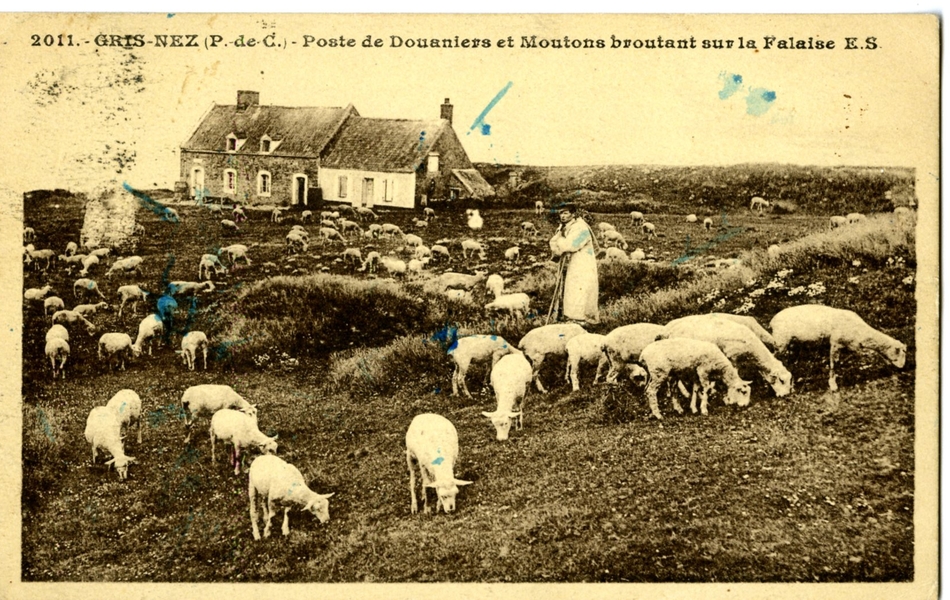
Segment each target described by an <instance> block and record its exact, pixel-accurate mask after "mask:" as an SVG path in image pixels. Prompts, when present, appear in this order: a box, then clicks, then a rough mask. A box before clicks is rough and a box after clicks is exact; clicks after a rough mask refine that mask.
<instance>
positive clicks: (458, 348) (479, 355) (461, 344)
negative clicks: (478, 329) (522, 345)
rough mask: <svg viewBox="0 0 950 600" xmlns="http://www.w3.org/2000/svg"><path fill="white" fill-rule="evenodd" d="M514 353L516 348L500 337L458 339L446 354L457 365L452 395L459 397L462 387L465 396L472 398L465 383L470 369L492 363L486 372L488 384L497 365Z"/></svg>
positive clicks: (478, 336) (476, 336) (485, 336)
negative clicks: (481, 364) (484, 363)
mask: <svg viewBox="0 0 950 600" xmlns="http://www.w3.org/2000/svg"><path fill="white" fill-rule="evenodd" d="M512 352H515V348H514V346H512V345H511V344H509V343H508V342H506V341H505V339H504V338H503V337H501V336H500V335H467V336H464V337H460V338H458V339H457V340H456V341H455V342H454V343H453V344H452V345H451V346H450V347H449V349H448V351H447V352H446V353H447V354H448V355H449V356H451V357H452V361H453V362H454V363H455V370H454V371H453V372H452V395H453V396H458V393H459V387H461V388H462V391H463V392H465V395H466V396H467V397H469V398H471V397H472V394H471V393H470V392H469V391H468V385H467V384H466V382H465V377H466V375H467V374H468V370H469V368H470V367H471V366H472V365H473V364H475V363H482V362H487V361H491V364H490V365H489V368H488V370H487V371H486V372H485V383H488V379H489V375H490V373H491V369H492V368H493V367H494V366H495V363H497V362H498V361H499V360H500V359H501V357H503V356H505V355H506V354H510V353H512Z"/></svg>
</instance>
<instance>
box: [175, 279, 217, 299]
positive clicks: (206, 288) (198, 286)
mask: <svg viewBox="0 0 950 600" xmlns="http://www.w3.org/2000/svg"><path fill="white" fill-rule="evenodd" d="M213 291H214V282H213V281H202V282H201V283H198V282H197V281H169V282H168V293H169V294H170V295H172V296H195V295H197V294H198V293H199V292H213Z"/></svg>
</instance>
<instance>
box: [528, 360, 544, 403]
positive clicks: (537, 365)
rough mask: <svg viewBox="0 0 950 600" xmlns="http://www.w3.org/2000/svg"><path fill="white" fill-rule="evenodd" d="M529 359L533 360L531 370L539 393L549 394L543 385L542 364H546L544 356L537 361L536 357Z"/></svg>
mask: <svg viewBox="0 0 950 600" xmlns="http://www.w3.org/2000/svg"><path fill="white" fill-rule="evenodd" d="M528 358H529V359H530V360H531V364H532V365H533V366H532V368H531V370H532V373H531V378H532V379H534V385H535V387H536V388H538V391H539V392H541V393H542V394H546V393H548V391H547V390H546V389H544V386H543V385H541V363H543V362H544V356H541V357H538V358H537V360H535V357H533V356H529V357H528Z"/></svg>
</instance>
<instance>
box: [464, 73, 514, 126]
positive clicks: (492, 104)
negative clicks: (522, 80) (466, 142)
mask: <svg viewBox="0 0 950 600" xmlns="http://www.w3.org/2000/svg"><path fill="white" fill-rule="evenodd" d="M513 84H514V82H512V81H509V82H508V85H506V86H505V87H503V88H501V91H500V92H498V93H497V94H495V97H494V98H492V100H491V102H489V103H488V106H486V107H485V110H483V111H482V112H481V114H480V115H478V117H477V118H476V119H475V122H474V123H472V126H471V127H469V128H468V129H469V133H471V132H472V130H473V129H475V128H476V127H481V128H482V130H481V131H482V135H488V133H487V132H486V130H485V128H484V125H485V117H487V116H488V113H489V112H490V111H491V109H493V108H494V107H495V105H496V104H498V101H499V100H501V99H502V98H504V96H505V94H507V93H508V90H510V89H511V86H512V85H513Z"/></svg>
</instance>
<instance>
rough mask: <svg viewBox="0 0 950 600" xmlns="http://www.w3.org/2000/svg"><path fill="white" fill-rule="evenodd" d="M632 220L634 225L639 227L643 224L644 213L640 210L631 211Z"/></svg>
mask: <svg viewBox="0 0 950 600" xmlns="http://www.w3.org/2000/svg"><path fill="white" fill-rule="evenodd" d="M630 222H631V223H632V224H633V226H634V227H639V226H641V225H643V213H642V212H640V211H638V210H634V211H631V212H630Z"/></svg>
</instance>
